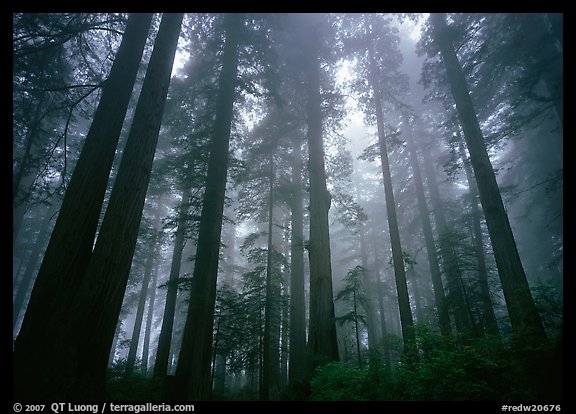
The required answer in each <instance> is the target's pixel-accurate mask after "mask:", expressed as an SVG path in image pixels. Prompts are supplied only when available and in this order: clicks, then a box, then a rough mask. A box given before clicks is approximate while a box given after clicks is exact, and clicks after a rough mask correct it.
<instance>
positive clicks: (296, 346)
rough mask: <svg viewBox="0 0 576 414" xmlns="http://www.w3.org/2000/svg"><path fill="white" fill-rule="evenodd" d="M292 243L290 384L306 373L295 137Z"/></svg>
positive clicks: (299, 177)
mask: <svg viewBox="0 0 576 414" xmlns="http://www.w3.org/2000/svg"><path fill="white" fill-rule="evenodd" d="M291 195H292V197H291V200H292V203H291V205H290V207H291V225H290V230H291V240H292V243H291V244H290V358H289V366H288V383H289V385H290V386H293V385H296V384H298V383H300V382H301V381H302V380H303V379H304V377H305V374H306V366H305V363H306V362H305V351H306V303H305V300H304V299H305V294H304V224H303V211H302V210H303V209H302V204H303V196H302V151H301V144H300V141H298V140H297V139H295V140H294V149H293V150H292V192H291Z"/></svg>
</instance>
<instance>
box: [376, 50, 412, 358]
mask: <svg viewBox="0 0 576 414" xmlns="http://www.w3.org/2000/svg"><path fill="white" fill-rule="evenodd" d="M370 83H371V85H372V91H373V93H374V105H375V107H376V123H377V127H378V144H379V146H380V158H381V161H382V162H381V164H382V176H383V178H384V193H385V195H386V213H387V216H388V229H389V232H390V244H391V247H392V261H393V263H394V277H395V279H396V291H397V293H398V308H399V310H400V323H401V325H402V337H403V339H404V347H405V350H406V351H410V350H411V348H412V347H413V345H414V341H415V332H414V320H413V318H412V310H411V309H410V297H409V296H408V285H407V284H406V271H405V269H404V257H403V255H402V245H401V243H400V231H399V230H398V219H397V217H396V202H395V201H394V190H393V188H392V176H391V174H390V162H389V161H388V149H387V148H386V131H385V130H384V113H383V111H382V101H381V97H380V86H379V82H378V72H377V69H376V64H375V62H373V61H372V62H371V64H370Z"/></svg>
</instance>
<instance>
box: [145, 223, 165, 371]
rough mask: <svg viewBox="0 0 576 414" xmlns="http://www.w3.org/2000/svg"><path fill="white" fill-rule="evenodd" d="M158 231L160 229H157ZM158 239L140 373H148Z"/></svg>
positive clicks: (155, 287) (158, 257)
mask: <svg viewBox="0 0 576 414" xmlns="http://www.w3.org/2000/svg"><path fill="white" fill-rule="evenodd" d="M158 231H160V229H158ZM159 248H160V241H157V242H156V252H155V253H154V257H155V258H156V262H155V263H156V264H155V265H154V270H153V272H152V287H151V288H150V300H149V301H148V316H147V317H146V330H145V331H144V344H142V368H141V370H142V373H144V374H147V373H148V360H149V359H150V337H151V336H152V320H153V319H154V304H155V302H156V290H157V285H158V270H159V269H160V262H161V256H160V253H159V251H158V249H159Z"/></svg>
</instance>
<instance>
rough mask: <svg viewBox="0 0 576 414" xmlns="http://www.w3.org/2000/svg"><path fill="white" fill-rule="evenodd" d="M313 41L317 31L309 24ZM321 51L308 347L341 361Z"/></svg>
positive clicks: (315, 69) (313, 147) (311, 139)
mask: <svg viewBox="0 0 576 414" xmlns="http://www.w3.org/2000/svg"><path fill="white" fill-rule="evenodd" d="M309 30H310V34H311V43H315V42H314V41H313V40H312V39H313V38H314V37H315V36H314V35H313V30H312V28H311V27H309ZM317 53H318V51H317V50H314V49H313V48H310V50H309V51H308V57H307V60H308V61H307V72H306V76H307V89H308V133H307V138H308V147H309V162H308V166H309V174H310V241H309V243H308V254H309V257H310V320H309V324H310V326H309V330H308V332H309V333H308V349H309V350H310V352H311V353H312V354H316V355H320V356H322V357H324V358H325V359H326V361H337V360H338V359H339V358H338V343H337V339H336V322H335V316H334V301H333V291H332V264H331V259H330V230H329V225H328V210H329V209H330V204H331V195H330V193H329V192H328V190H327V188H326V170H325V166H324V144H323V137H322V110H321V104H322V101H321V97H320V61H319V58H318V56H317Z"/></svg>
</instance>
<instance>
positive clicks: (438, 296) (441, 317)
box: [405, 125, 451, 335]
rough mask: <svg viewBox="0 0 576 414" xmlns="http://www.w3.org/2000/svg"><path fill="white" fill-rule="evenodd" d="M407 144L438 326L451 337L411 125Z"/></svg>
mask: <svg viewBox="0 0 576 414" xmlns="http://www.w3.org/2000/svg"><path fill="white" fill-rule="evenodd" d="M405 138H406V144H407V147H408V152H409V156H410V165H411V167H412V172H413V174H414V187H415V188H416V198H417V199H418V213H419V215H420V222H421V223H422V232H423V233H424V242H425V244H426V254H427V255H428V266H429V269H430V275H431V277H432V288H433V290H434V301H435V304H436V310H437V312H438V326H439V328H440V332H441V333H442V335H449V334H450V331H451V328H450V316H449V315H448V308H447V306H446V296H445V294H444V286H443V284H442V274H441V273H440V264H439V263H438V256H437V254H436V249H435V248H434V236H433V235H432V224H431V223H430V213H429V211H428V205H427V203H426V196H425V195H424V185H423V184H422V174H421V172H420V165H419V163H418V154H417V151H416V146H415V145H414V141H413V137H412V130H411V128H410V125H407V127H406V134H405Z"/></svg>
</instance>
